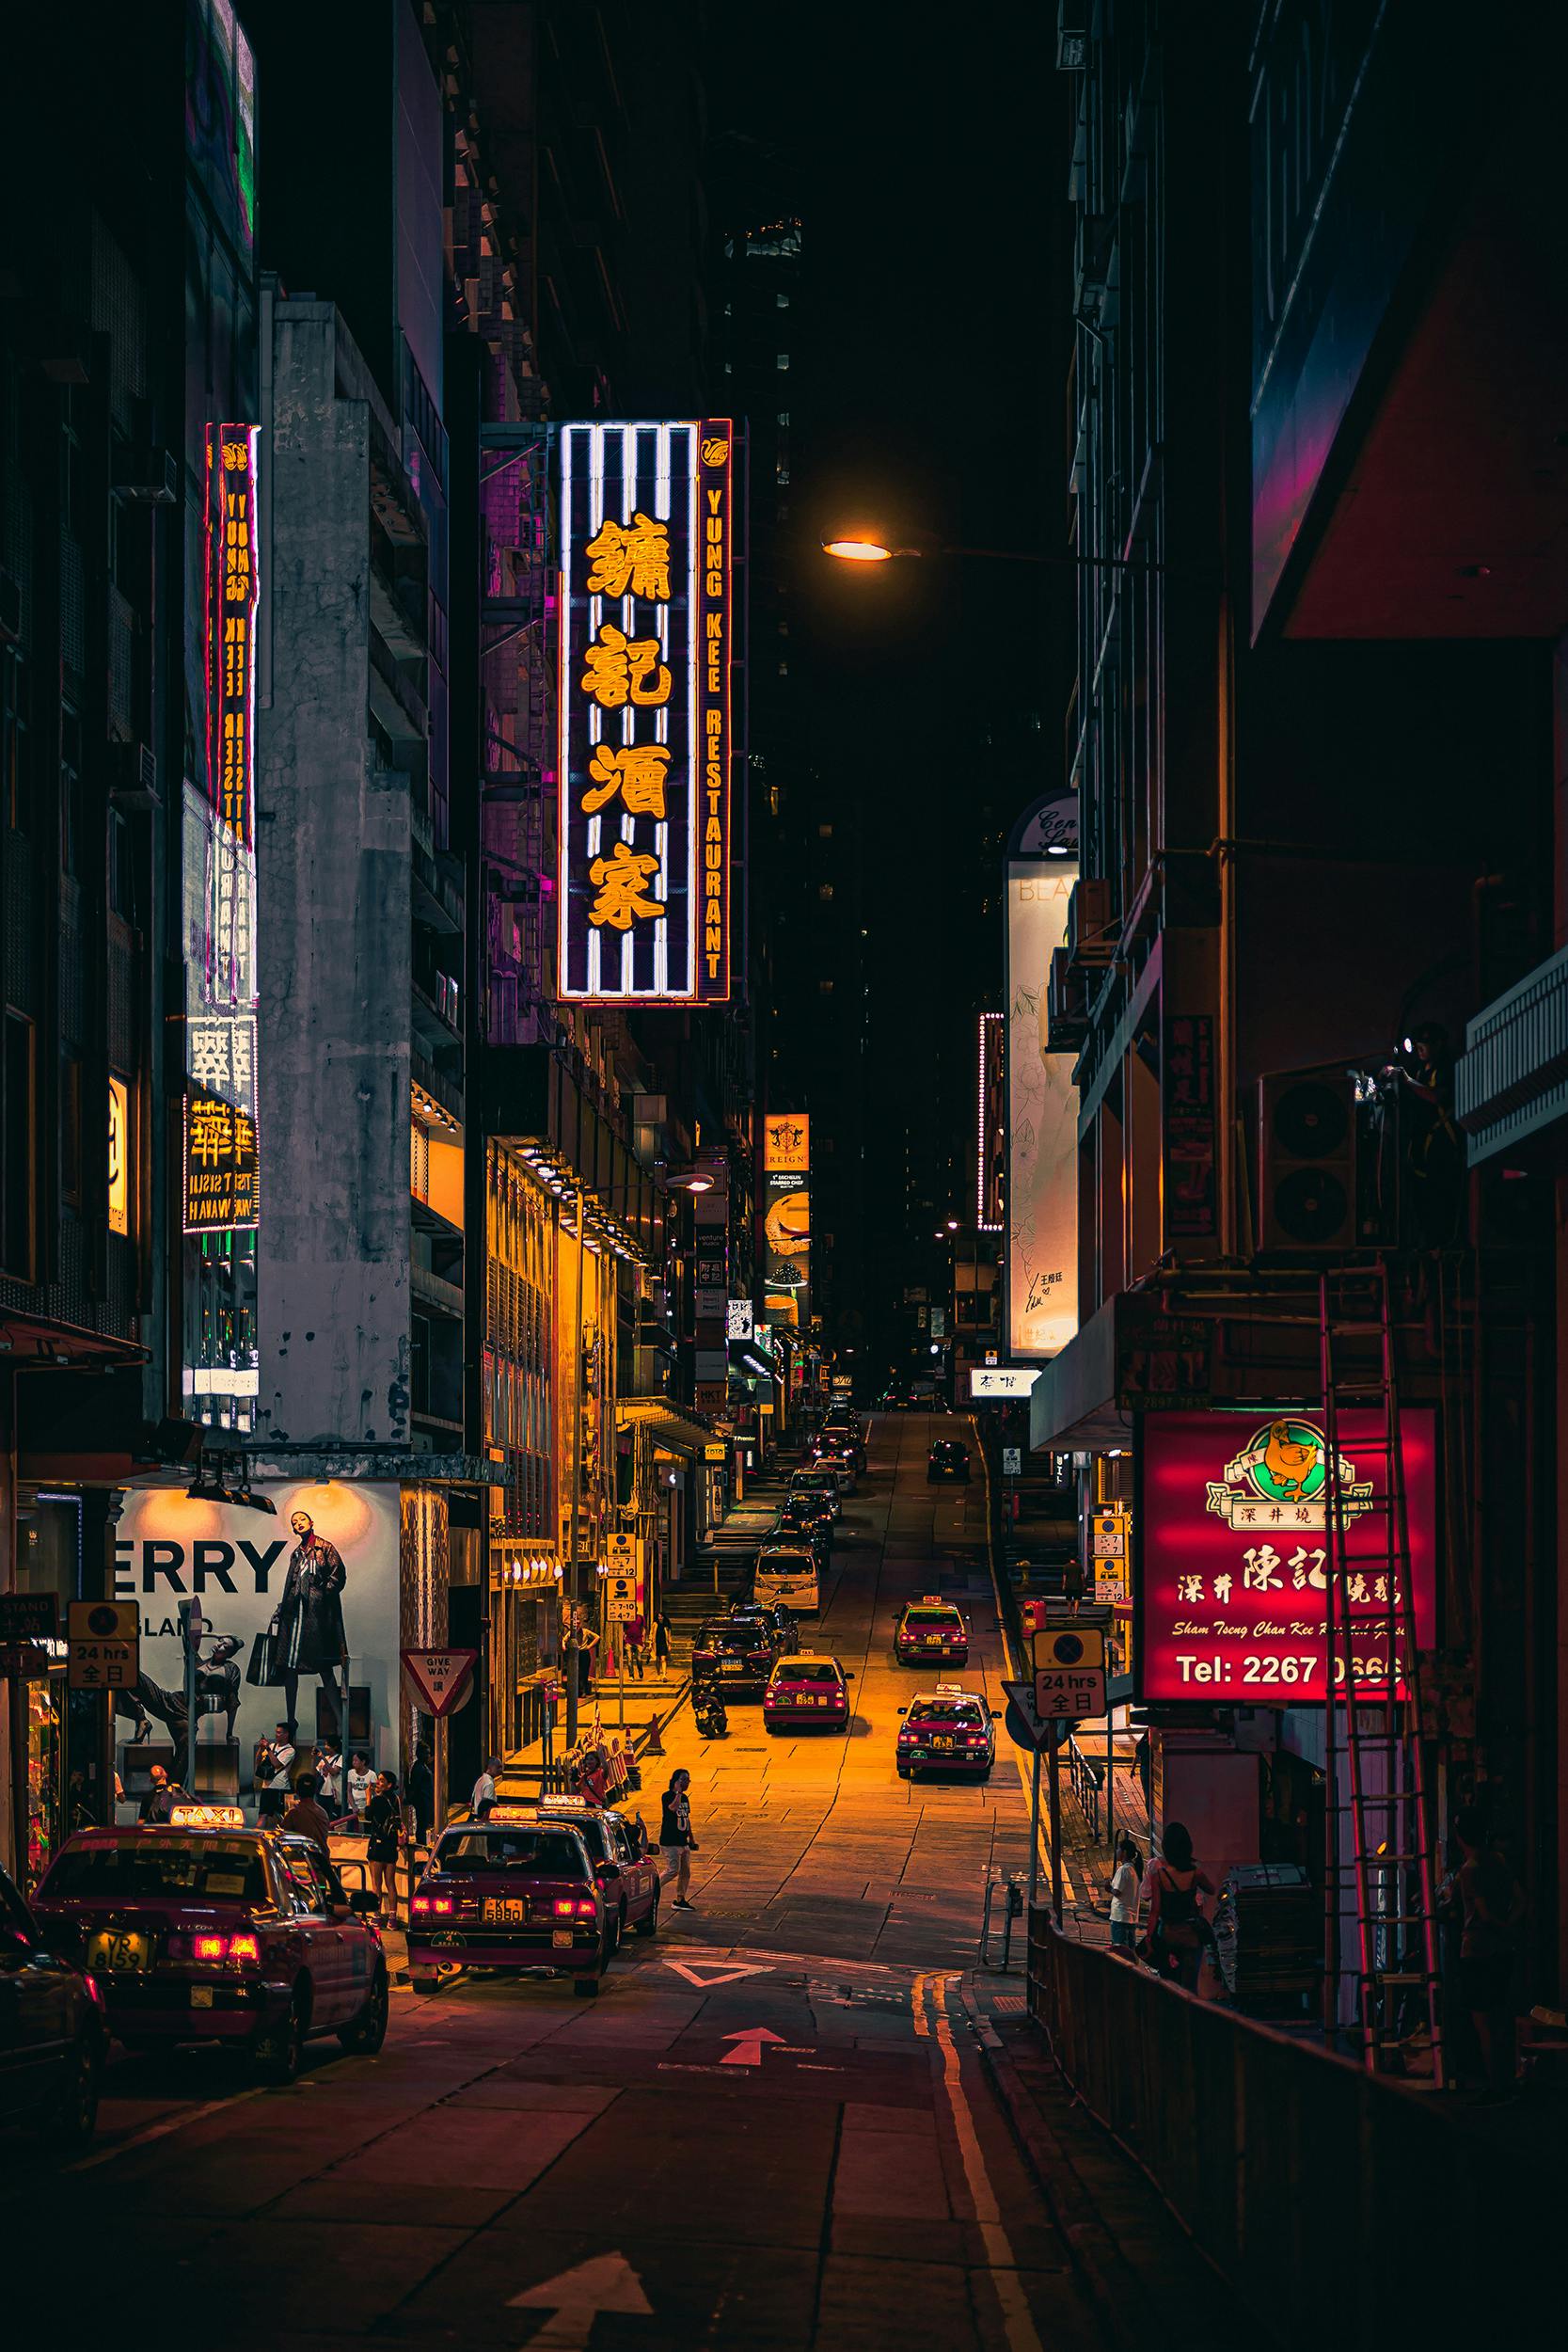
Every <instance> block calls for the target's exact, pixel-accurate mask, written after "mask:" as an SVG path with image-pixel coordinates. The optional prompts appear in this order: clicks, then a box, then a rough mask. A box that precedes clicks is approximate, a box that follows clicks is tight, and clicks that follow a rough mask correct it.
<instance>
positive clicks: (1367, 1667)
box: [1133, 1406, 1437, 1707]
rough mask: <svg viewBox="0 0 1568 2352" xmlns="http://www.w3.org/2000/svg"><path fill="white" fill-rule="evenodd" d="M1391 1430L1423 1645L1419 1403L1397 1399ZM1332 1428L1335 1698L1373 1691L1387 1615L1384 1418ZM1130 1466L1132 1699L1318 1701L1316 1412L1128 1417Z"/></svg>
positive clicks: (1321, 1455)
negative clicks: (1345, 1613) (1135, 1423)
mask: <svg viewBox="0 0 1568 2352" xmlns="http://www.w3.org/2000/svg"><path fill="white" fill-rule="evenodd" d="M1400 1425H1401V1433H1402V1442H1401V1454H1402V1464H1403V1471H1404V1493H1405V1519H1406V1528H1407V1534H1408V1543H1409V1573H1410V1579H1411V1594H1410V1597H1411V1599H1412V1601H1413V1603H1414V1608H1415V1619H1416V1637H1417V1642H1418V1645H1419V1646H1420V1647H1421V1648H1423V1649H1428V1648H1431V1647H1432V1646H1433V1642H1434V1640H1435V1633H1434V1625H1435V1598H1434V1595H1435V1575H1436V1541H1437V1535H1436V1437H1435V1431H1434V1426H1433V1415H1432V1413H1431V1412H1430V1410H1428V1409H1426V1408H1424V1407H1419V1408H1418V1407H1411V1408H1407V1409H1406V1410H1405V1411H1403V1412H1402V1414H1401V1417H1400ZM1338 1427H1339V1461H1338V1492H1339V1494H1340V1496H1341V1498H1342V1501H1343V1507H1344V1510H1345V1512H1346V1514H1347V1518H1348V1525H1347V1529H1346V1551H1347V1556H1348V1561H1349V1566H1348V1570H1347V1597H1348V1601H1349V1605H1350V1613H1351V1620H1352V1629H1353V1631H1352V1663H1351V1665H1350V1667H1349V1668H1348V1670H1347V1665H1346V1660H1345V1657H1344V1654H1343V1645H1342V1642H1341V1641H1338V1640H1337V1641H1336V1645H1335V1652H1336V1654H1335V1661H1334V1664H1335V1684H1336V1689H1337V1692H1338V1695H1339V1696H1340V1697H1341V1698H1342V1697H1343V1696H1344V1695H1345V1691H1346V1688H1347V1685H1348V1687H1350V1688H1351V1689H1354V1690H1355V1691H1357V1692H1365V1693H1366V1694H1367V1695H1368V1696H1369V1697H1370V1696H1381V1695H1382V1694H1383V1692H1384V1691H1385V1690H1386V1685H1387V1677H1388V1664H1389V1661H1388V1643H1387V1633H1388V1618H1389V1608H1390V1590H1389V1578H1390V1570H1389V1566H1388V1560H1387V1553H1388V1549H1389V1544H1390V1536H1389V1532H1388V1531H1389V1525H1390V1514H1389V1511H1388V1507H1387V1504H1388V1463H1387V1456H1386V1453H1385V1452H1384V1450H1383V1447H1384V1438H1385V1430H1384V1419H1383V1414H1382V1412H1381V1410H1379V1409H1377V1408H1373V1407H1360V1408H1356V1407H1347V1408H1346V1410H1344V1411H1343V1412H1341V1414H1340V1415H1339V1423H1338ZM1135 1460H1136V1469H1137V1478H1138V1496H1137V1499H1136V1500H1135V1501H1134V1503H1133V1533H1134V1540H1135V1543H1136V1547H1137V1550H1136V1558H1137V1569H1136V1573H1135V1576H1134V1580H1133V1582H1134V1600H1135V1618H1134V1623H1135V1631H1136V1641H1135V1654H1136V1657H1137V1661H1138V1668H1137V1679H1138V1696H1139V1697H1140V1698H1141V1699H1153V1700H1162V1701H1163V1700H1166V1699H1210V1700H1219V1701H1222V1702H1225V1703H1228V1704H1230V1705H1232V1706H1242V1707H1270V1706H1274V1707H1302V1706H1312V1705H1317V1706H1322V1705H1323V1701H1324V1698H1325V1696H1326V1681H1325V1659H1326V1642H1325V1623H1324V1620H1325V1615H1326V1608H1327V1598H1328V1573H1329V1566H1330V1546H1331V1537H1330V1532H1329V1530H1328V1528H1327V1525H1326V1501H1325V1497H1326V1488H1327V1468H1326V1444H1325V1439H1324V1436H1323V1422H1322V1418H1321V1416H1314V1415H1313V1414H1312V1413H1311V1412H1309V1411H1307V1410H1306V1409H1304V1408H1298V1407H1294V1406H1276V1407H1275V1409H1274V1410H1273V1412H1271V1413H1268V1414H1263V1413H1260V1412H1259V1411H1258V1410H1256V1409H1254V1410H1253V1411H1251V1412H1249V1413H1238V1412H1221V1411H1210V1412H1195V1413H1158V1414H1152V1415H1149V1416H1148V1417H1147V1418H1145V1419H1143V1420H1142V1421H1141V1422H1140V1427H1139V1433H1138V1443H1137V1448H1136V1455H1135ZM1396 1605H1397V1604H1396ZM1336 1630H1337V1632H1338V1619H1337V1624H1336ZM1405 1662H1406V1661H1404V1660H1403V1659H1402V1657H1400V1656H1398V1655H1396V1656H1395V1659H1394V1672H1395V1676H1396V1677H1397V1680H1396V1691H1397V1695H1398V1696H1400V1697H1402V1698H1403V1697H1407V1696H1408V1695H1409V1693H1408V1690H1407V1687H1406V1680H1405Z"/></svg>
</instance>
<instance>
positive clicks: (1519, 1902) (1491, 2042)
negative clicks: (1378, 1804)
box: [153, 1766, 1525, 2105]
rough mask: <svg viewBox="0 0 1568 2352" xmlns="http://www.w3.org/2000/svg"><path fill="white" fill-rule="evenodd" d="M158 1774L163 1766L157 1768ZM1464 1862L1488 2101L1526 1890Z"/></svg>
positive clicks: (1465, 1830) (1492, 1863)
mask: <svg viewBox="0 0 1568 2352" xmlns="http://www.w3.org/2000/svg"><path fill="white" fill-rule="evenodd" d="M153 1770H154V1771H156V1770H157V1767H156V1766H154V1767H153ZM1453 1829H1454V1836H1456V1837H1457V1838H1458V1840H1459V1845H1460V1851H1461V1852H1462V1853H1463V1855H1464V1860H1463V1861H1462V1862H1461V1864H1460V1867H1459V1877H1458V1889H1459V1899H1460V1902H1461V1903H1462V1905H1463V1906H1464V1913H1465V1927H1464V1933H1463V1935H1462V1937H1461V1940H1460V1946H1459V1984H1460V1992H1461V1994H1462V1995H1463V1998H1464V2002H1465V2008H1466V2009H1467V2010H1469V2012H1470V2022H1471V2024H1472V2025H1473V2026H1474V2027H1475V2030H1476V2040H1477V2042H1479V2043H1480V2045H1481V2065H1482V2068H1483V2069H1484V2071H1485V2076H1486V2081H1485V2086H1484V2089H1483V2090H1482V2092H1481V2096H1482V2098H1483V2099H1484V2100H1485V2101H1486V2102H1487V2103H1488V2104H1489V2105H1490V2104H1493V2103H1495V2102H1497V2101H1498V2100H1501V2099H1512V2098H1513V2093H1514V2090H1515V2089H1516V2088H1517V2076H1518V2059H1517V2057H1516V2055H1515V2051H1514V2046H1513V2044H1514V2026H1513V1962H1514V1956H1515V1953H1516V1951H1517V1948H1518V1936H1519V1929H1520V1927H1521V1925H1522V1924H1523V1921H1524V1916H1525V1895H1524V1889H1523V1887H1521V1885H1520V1884H1519V1882H1518V1880H1517V1879H1516V1878H1515V1877H1514V1875H1513V1870H1512V1869H1511V1868H1510V1867H1509V1864H1508V1861H1507V1859H1506V1857H1505V1856H1504V1855H1503V1853H1502V1851H1500V1849H1499V1848H1498V1846H1497V1840H1496V1839H1495V1838H1493V1837H1490V1836H1488V1835H1487V1832H1486V1825H1485V1822H1484V1820H1482V1818H1481V1813H1480V1811H1479V1809H1478V1808H1477V1807H1476V1806H1474V1805H1466V1806H1465V1809H1464V1811H1463V1812H1462V1813H1461V1814H1460V1815H1459V1816H1458V1817H1457V1819H1456V1820H1455V1821H1454V1825H1453Z"/></svg>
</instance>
